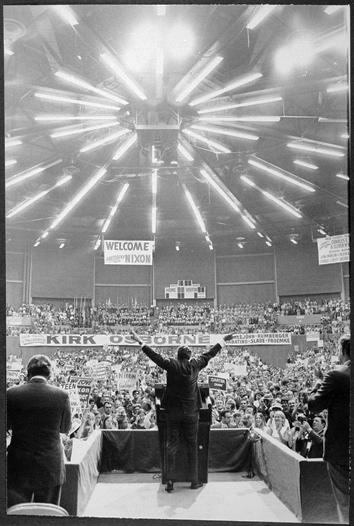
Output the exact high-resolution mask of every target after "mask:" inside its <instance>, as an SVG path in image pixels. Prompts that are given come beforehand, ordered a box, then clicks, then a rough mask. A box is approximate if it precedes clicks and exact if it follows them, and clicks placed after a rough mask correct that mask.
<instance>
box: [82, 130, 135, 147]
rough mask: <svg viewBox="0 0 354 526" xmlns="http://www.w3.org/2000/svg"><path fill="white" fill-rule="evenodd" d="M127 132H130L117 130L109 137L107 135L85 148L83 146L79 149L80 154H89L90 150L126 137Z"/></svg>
mask: <svg viewBox="0 0 354 526" xmlns="http://www.w3.org/2000/svg"><path fill="white" fill-rule="evenodd" d="M129 132H130V130H128V129H123V130H119V131H118V132H116V133H111V134H110V135H108V136H107V137H104V138H103V139H98V140H97V141H93V142H90V143H89V144H87V145H86V146H83V147H82V148H81V149H80V152H81V153H85V152H90V151H92V150H95V149H96V148H98V147H99V146H104V145H105V144H109V143H110V142H113V141H115V140H116V139H118V138H119V137H122V135H126V134H127V133H129Z"/></svg>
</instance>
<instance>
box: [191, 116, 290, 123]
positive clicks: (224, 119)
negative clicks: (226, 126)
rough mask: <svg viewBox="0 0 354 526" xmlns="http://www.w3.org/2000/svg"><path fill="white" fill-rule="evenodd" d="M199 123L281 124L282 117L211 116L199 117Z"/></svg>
mask: <svg viewBox="0 0 354 526" xmlns="http://www.w3.org/2000/svg"><path fill="white" fill-rule="evenodd" d="M198 121H203V122H279V121H280V116H278V115H249V116H244V117H236V116H227V117H223V116H222V115H221V116H216V117H214V116H211V117H199V118H198Z"/></svg>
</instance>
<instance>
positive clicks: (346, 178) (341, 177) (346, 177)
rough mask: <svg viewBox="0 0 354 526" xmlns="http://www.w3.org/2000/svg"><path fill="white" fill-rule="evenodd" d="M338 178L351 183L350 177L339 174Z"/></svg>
mask: <svg viewBox="0 0 354 526" xmlns="http://www.w3.org/2000/svg"><path fill="white" fill-rule="evenodd" d="M336 177H338V179H344V181H349V177H348V176H347V175H345V174H341V173H338V174H336Z"/></svg>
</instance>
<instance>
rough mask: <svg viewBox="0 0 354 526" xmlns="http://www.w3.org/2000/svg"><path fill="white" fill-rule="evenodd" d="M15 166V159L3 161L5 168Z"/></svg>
mask: <svg viewBox="0 0 354 526" xmlns="http://www.w3.org/2000/svg"><path fill="white" fill-rule="evenodd" d="M15 164H17V161H16V159H9V160H8V161H5V168H10V166H14V165H15Z"/></svg>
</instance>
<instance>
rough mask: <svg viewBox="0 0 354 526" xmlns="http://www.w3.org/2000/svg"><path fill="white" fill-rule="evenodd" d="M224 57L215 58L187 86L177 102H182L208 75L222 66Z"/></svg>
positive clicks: (177, 98)
mask: <svg viewBox="0 0 354 526" xmlns="http://www.w3.org/2000/svg"><path fill="white" fill-rule="evenodd" d="M222 60H223V57H220V56H216V57H214V58H213V59H212V60H211V61H210V62H209V63H208V64H207V65H206V66H204V68H203V69H202V70H201V71H200V72H199V73H198V74H197V75H196V76H195V78H194V79H193V80H192V81H191V82H189V83H188V84H187V86H186V87H185V88H184V89H183V90H182V91H181V93H180V94H179V95H178V96H177V97H176V102H182V101H183V100H184V99H185V98H186V97H187V96H188V95H189V94H190V93H191V92H192V91H193V90H194V89H195V88H196V87H197V86H198V85H199V84H200V83H201V82H202V81H203V80H204V79H205V78H206V77H207V76H208V75H209V73H211V72H212V71H213V70H214V69H215V68H216V66H218V65H219V64H220V62H221V61H222Z"/></svg>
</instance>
